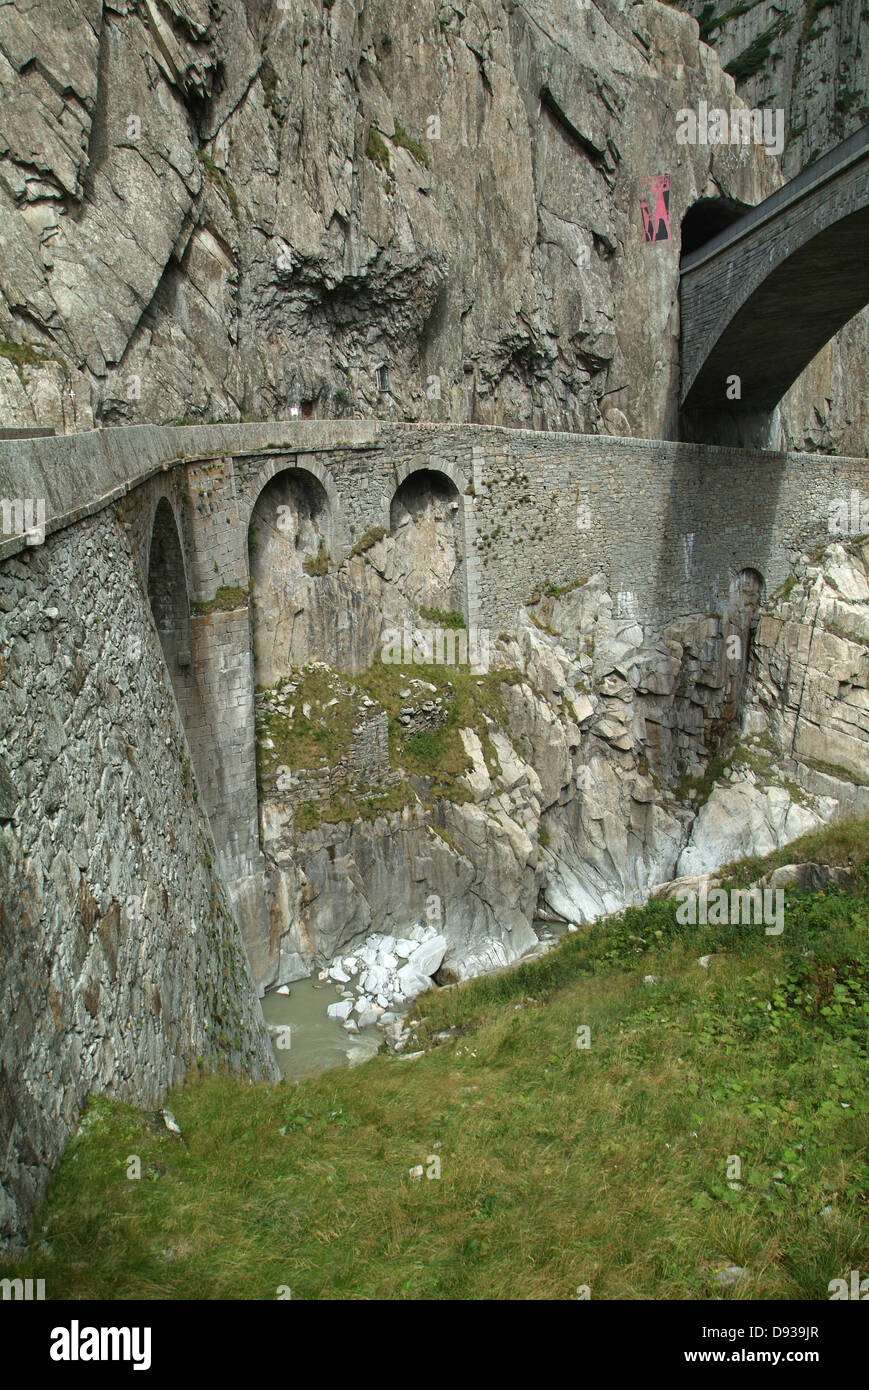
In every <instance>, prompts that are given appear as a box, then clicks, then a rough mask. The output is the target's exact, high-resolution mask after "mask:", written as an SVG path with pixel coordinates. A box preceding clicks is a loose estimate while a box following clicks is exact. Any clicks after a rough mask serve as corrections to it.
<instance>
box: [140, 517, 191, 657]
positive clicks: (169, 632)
mask: <svg viewBox="0 0 869 1390" xmlns="http://www.w3.org/2000/svg"><path fill="white" fill-rule="evenodd" d="M147 574H148V601H149V603H150V605H151V613H152V616H153V618H154V626H155V627H156V629H157V634H158V636H159V638H160V645H161V646H162V648H163V655H164V657H165V659H166V665H167V666H168V668H169V673H170V675H171V676H172V680H173V684H174V683H175V682H176V681H177V678H178V674H179V671H181V670H184V669H186V668H188V667H189V666H190V603H189V600H188V597H187V573H186V569H185V565H184V552H183V550H182V547H181V533H180V529H179V526H178V521H177V518H176V515H175V511H174V508H173V507H172V503H171V502H170V501H169V499H168V497H166V496H163V497H160V498H159V500H158V502H157V505H156V507H155V508H154V515H153V518H152V521H151V528H150V539H149V542H148V561H147Z"/></svg>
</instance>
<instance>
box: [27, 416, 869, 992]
mask: <svg viewBox="0 0 869 1390" xmlns="http://www.w3.org/2000/svg"><path fill="white" fill-rule="evenodd" d="M285 468H298V469H303V470H307V471H308V472H310V473H311V474H313V476H314V477H315V478H316V479H317V480H318V483H320V484H322V487H323V489H324V490H325V493H326V497H327V501H328V510H329V513H330V515H329V518H328V534H329V536H330V540H331V551H330V554H331V561H330V564H331V568H332V571H333V572H334V569H335V567H336V566H338V565H341V564H342V563H343V562H344V561H345V560H346V559H347V557H348V555H349V553H350V551H351V550H352V548H353V545H354V544H355V543H356V541H358V540H360V539H361V538H362V537H364V536H365V534H366V533H367V532H369V531H371V530H372V529H373V528H376V527H388V526H389V518H390V504H391V501H392V498H393V497H394V495H395V492H396V490H397V489H398V487H399V486H400V485H401V484H402V482H403V481H404V479H405V478H406V477H407V476H408V475H409V474H410V473H412V472H414V471H415V470H417V469H434V470H436V471H438V472H440V473H442V474H444V475H445V476H446V477H447V478H448V479H449V480H450V481H451V483H452V484H453V485H454V486H455V488H456V490H457V494H458V497H459V499H460V502H461V518H460V520H461V525H460V542H461V548H463V550H464V555H463V557H462V560H463V569H464V580H465V594H464V598H463V607H464V610H465V617H466V619H467V621H468V622H469V623H471V624H475V625H480V626H482V627H483V628H488V629H489V630H490V631H491V632H492V633H494V634H495V635H499V634H501V633H508V634H509V633H515V632H516V631H517V630H518V625H519V610H520V607H521V606H523V605H527V604H528V603H529V602H530V601H531V600H532V599H533V598H534V596H535V595H538V596H540V595H542V594H543V593H545V591H546V590H547V588H551V587H552V586H554V587H555V588H564V587H569V586H571V585H575V584H577V583H579V582H580V581H582V580H584V579H588V578H589V577H591V576H592V575H596V574H602V575H603V577H604V581H605V583H606V586H607V588H608V590H609V592H610V593H612V594H613V596H614V598H615V601H616V607H617V610H618V614H619V615H620V616H623V617H634V618H636V619H637V620H638V621H639V622H640V623H642V624H643V625H644V626H648V627H651V628H657V627H660V626H661V625H662V624H664V623H667V622H672V621H674V620H676V619H678V618H680V617H683V616H688V615H690V614H696V613H698V612H701V613H703V612H705V613H707V614H720V613H721V612H722V611H723V608H724V607H725V606H726V604H727V603H728V601H729V597H730V593H731V587H732V583H733V580H734V577H735V576H736V575H738V574H740V573H741V572H743V571H744V570H746V569H753V570H756V571H757V572H758V573H759V574H760V576H761V578H762V580H763V581H764V583H765V585H766V589H767V591H768V592H769V591H772V590H774V589H776V588H777V587H778V586H779V585H780V584H782V583H783V582H784V581H785V579H786V578H787V577H788V575H789V573H790V571H791V569H792V567H793V565H794V563H795V562H796V560H797V559H798V557H799V555H800V554H802V553H808V552H811V551H812V550H813V549H814V548H815V547H816V546H817V545H818V544H819V543H821V542H823V541H825V540H827V539H829V533H828V518H829V508H830V505H831V503H832V502H833V501H835V500H837V499H839V500H841V499H847V498H848V497H849V496H850V495H851V493H852V492H857V493H859V494H860V495H863V496H865V495H867V494H869V465H867V462H866V460H862V459H857V458H835V457H829V456H818V455H806V454H779V453H774V452H772V451H764V450H756V449H755V450H752V449H729V448H721V449H719V448H715V447H711V446H706V445H697V444H674V443H664V442H660V441H652V440H641V439H612V438H607V437H602V436H589V435H575V434H567V433H556V432H549V433H541V432H536V431H530V430H528V431H526V430H507V429H501V428H499V427H487V426H434V425H382V424H377V423H375V422H371V421H360V422H343V421H305V422H293V423H286V422H282V421H281V422H273V423H272V424H270V425H269V424H265V423H263V424H255V425H238V426H203V427H193V428H166V429H160V428H158V427H142V428H139V429H129V430H105V431H97V432H94V433H92V434H86V435H79V436H68V437H66V438H63V439H44V440H22V441H9V442H6V443H0V495H2V496H6V497H16V496H17V497H34V496H36V497H40V496H43V495H44V496H45V497H46V501H47V505H46V514H47V519H46V526H47V532H48V534H49V536H51V535H53V534H55V532H56V531H57V528H62V527H63V526H65V525H73V528H74V529H76V526H77V524H78V523H80V522H82V521H83V520H84V519H86V518H87V517H88V516H89V515H90V514H92V513H94V512H96V511H98V510H99V509H100V508H105V507H106V506H108V505H111V503H112V501H113V500H119V501H120V500H122V501H123V515H124V518H125V520H126V522H127V525H128V536H129V544H130V545H131V546H132V547H133V551H134V553H135V555H136V557H137V561H138V564H139V568H140V569H141V571H142V573H143V575H144V574H145V573H146V569H147V548H148V545H149V534H150V532H149V528H150V527H151V526H152V524H153V517H154V515H155V511H156V507H157V505H158V502H159V499H160V498H161V497H163V496H167V497H168V498H169V500H170V501H171V502H172V505H173V511H174V513H175V515H176V518H177V525H178V528H179V532H180V535H181V540H182V545H183V550H184V572H185V576H186V578H185V582H186V584H187V585H188V594H187V598H188V600H189V602H190V607H191V622H190V639H191V640H190V647H191V668H190V672H189V673H188V675H187V676H185V680H188V681H189V680H192V681H194V682H195V684H196V690H197V694H196V699H194V698H193V696H192V694H191V693H190V692H189V690H188V691H187V693H186V694H185V693H184V692H183V691H182V696H183V698H182V699H181V705H182V711H183V713H184V717H185V719H187V720H189V721H190V723H189V730H188V737H189V742H190V747H191V750H192V754H193V761H194V764H195V766H196V767H197V769H198V770H199V771H200V782H199V785H200V791H201V793H202V796H203V799H204V802H205V809H206V812H207V815H208V819H209V822H210V826H211V829H212V831H213V833H214V836H215V842H216V846H217V856H216V867H217V870H218V873H219V876H220V878H221V880H222V882H223V883H224V884H225V885H226V887H227V888H228V890H229V892H230V896H231V900H232V904H233V908H234V911H235V916H236V919H237V921H238V922H239V925H240V927H241V930H242V932H243V935H244V941H245V945H246V947H247V952H248V957H249V959H250V961H251V964H252V968H253V973H254V978H255V979H256V980H257V982H258V984H260V985H262V984H263V983H264V982H266V981H268V980H269V979H270V976H271V970H272V966H273V962H272V960H271V957H270V954H269V950H270V948H269V945H268V942H269V935H268V926H267V910H266V905H265V897H264V889H263V867H264V866H263V861H262V856H261V849H260V844H259V833H258V799H257V786H256V761H255V727H256V717H255V706H254V672H253V661H252V642H251V609H250V596H249V560H248V544H247V539H248V525H249V521H250V517H251V514H252V512H253V509H254V506H255V505H256V502H257V498H258V497H259V496H260V494H261V493H262V491H263V488H264V487H265V486H266V484H267V483H268V482H269V481H270V480H271V479H272V478H273V477H274V476H275V474H276V473H278V472H279V471H281V470H282V469H285ZM59 534H61V535H63V534H66V532H64V531H62V530H61V531H60V532H59ZM22 548H23V542H22V541H21V540H16V539H14V538H13V539H9V540H6V541H5V542H4V541H3V540H0V560H2V557H3V555H4V553H5V554H12V553H22ZM355 563H357V564H359V563H360V562H359V561H358V560H357V561H355ZM314 582H315V584H316V582H317V581H316V580H315V581H314ZM324 582H325V581H324ZM142 587H143V586H142V584H140V585H139V590H140V592H141V591H142ZM349 618H350V615H348V621H349ZM188 696H189V698H188ZM150 708H151V706H150V704H149V703H148V702H145V703H144V704H143V709H145V710H150Z"/></svg>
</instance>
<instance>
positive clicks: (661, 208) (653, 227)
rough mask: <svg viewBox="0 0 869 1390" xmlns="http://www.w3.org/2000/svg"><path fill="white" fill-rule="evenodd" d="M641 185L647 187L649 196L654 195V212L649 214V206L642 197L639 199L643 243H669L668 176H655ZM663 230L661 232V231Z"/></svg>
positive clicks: (644, 180)
mask: <svg viewBox="0 0 869 1390" xmlns="http://www.w3.org/2000/svg"><path fill="white" fill-rule="evenodd" d="M642 182H643V183H647V184H648V185H649V194H650V195H651V194H652V193H654V195H655V211H654V213H653V214H650V213H649V204H648V202H647V201H646V199H645V198H644V197H642V198H640V211H641V212H642V214H643V240H644V241H669V240H670V175H669V174H656V175H654V176H653V177H652V178H648V179H643V180H642ZM662 228H663V230H662Z"/></svg>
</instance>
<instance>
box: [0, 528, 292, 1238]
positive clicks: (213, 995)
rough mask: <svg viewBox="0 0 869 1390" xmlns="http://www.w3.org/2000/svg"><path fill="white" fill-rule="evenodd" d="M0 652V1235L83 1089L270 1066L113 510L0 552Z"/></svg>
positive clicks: (144, 1101)
mask: <svg viewBox="0 0 869 1390" xmlns="http://www.w3.org/2000/svg"><path fill="white" fill-rule="evenodd" d="M0 668H2V681H0V730H2V735H3V764H4V767H5V775H4V778H3V790H4V799H3V803H2V805H0V962H2V973H0V1016H2V1019H3V1033H2V1044H0V1068H2V1075H3V1085H2V1087H0V1131H2V1134H3V1137H4V1140H3V1170H2V1185H0V1247H2V1246H4V1245H6V1244H8V1243H10V1242H14V1241H15V1240H16V1239H19V1238H20V1237H21V1236H22V1235H23V1234H24V1233H25V1232H26V1228H27V1223H28V1221H29V1217H30V1213H31V1211H32V1209H33V1207H34V1205H35V1204H36V1203H37V1202H38V1201H39V1200H40V1199H41V1197H42V1196H43V1194H44V1191H45V1187H46V1183H47V1181H48V1177H49V1175H50V1172H51V1169H52V1168H53V1167H54V1165H55V1163H56V1162H57V1159H58V1158H59V1156H60V1154H61V1152H62V1150H63V1147H64V1144H65V1142H66V1140H67V1137H68V1135H69V1134H70V1132H71V1130H72V1129H73V1128H74V1127H75V1125H76V1123H77V1120H78V1117H79V1114H80V1112H81V1109H82V1107H83V1105H84V1103H85V1101H86V1099H87V1097H88V1095H90V1094H99V1093H104V1094H109V1095H111V1096H114V1097H116V1098H117V1099H119V1100H124V1101H127V1102H129V1103H131V1104H134V1105H139V1106H149V1107H150V1108H151V1109H153V1108H155V1107H156V1106H158V1105H159V1104H160V1103H161V1102H162V1100H163V1099H164V1098H165V1095H166V1091H167V1089H168V1088H169V1087H170V1086H171V1085H172V1084H174V1083H177V1082H179V1081H180V1080H181V1079H182V1078H183V1077H184V1074H185V1072H187V1071H188V1070H189V1071H196V1070H197V1069H198V1068H199V1067H207V1068H215V1067H217V1066H221V1065H222V1066H227V1067H229V1068H231V1069H232V1070H234V1071H236V1072H241V1073H244V1074H246V1075H249V1076H251V1077H254V1078H256V1079H264V1078H270V1077H273V1076H275V1075H276V1069H275V1064H274V1059H273V1055H272V1051H271V1046H270V1042H269V1038H268V1034H267V1032H266V1029H265V1026H264V1024H263V1021H262V1013H261V1010H260V1007H259V1003H258V1001H257V998H256V993H255V991H254V988H253V982H252V979H251V974H250V967H249V964H248V961H247V957H246V955H245V952H244V946H243V944H242V940H241V936H240V933H239V930H238V927H237V925H236V921H235V918H234V916H233V912H232V909H231V907H230V906H229V904H228V903H227V900H226V897H225V895H224V893H223V890H222V889H221V888H220V885H219V883H218V882H217V880H216V877H215V874H214V871H213V863H214V858H215V847H214V841H213V839H212V837H211V832H210V830H209V827H208V822H207V819H206V817H205V815H204V813H203V811H202V808H201V804H200V801H199V793H198V790H197V788H196V785H195V780H194V777H193V773H192V768H191V762H190V756H189V750H188V748H187V744H186V741H185V738H184V733H183V730H182V726H181V722H180V718H179V715H178V710H177V706H176V703H175V698H174V696H173V693H172V687H171V684H170V680H169V675H168V672H167V670H166V667H165V665H164V661H163V656H162V653H161V650H160V643H159V640H158V637H157V633H156V632H155V631H154V628H153V627H152V626H151V625H150V623H148V622H147V620H146V619H145V615H144V609H143V600H142V594H141V586H140V581H139V578H138V575H137V574H136V568H135V564H134V561H133V557H132V555H131V553H130V548H129V542H128V539H127V537H126V535H125V534H124V532H123V530H122V529H121V528H119V527H116V523H115V521H114V518H113V516H112V513H110V512H104V513H102V514H101V515H100V516H99V517H97V518H94V519H92V520H89V521H87V522H85V523H83V524H82V525H81V526H78V527H75V528H72V529H70V530H66V531H62V532H59V533H57V535H55V536H52V537H49V538H48V540H47V541H46V543H45V545H44V546H41V547H38V548H36V549H34V550H30V551H27V552H24V554H23V556H22V559H21V560H20V561H19V560H15V561H10V562H7V563H6V564H5V565H4V566H3V567H2V570H0ZM143 711H147V712H148V713H147V715H144V714H143Z"/></svg>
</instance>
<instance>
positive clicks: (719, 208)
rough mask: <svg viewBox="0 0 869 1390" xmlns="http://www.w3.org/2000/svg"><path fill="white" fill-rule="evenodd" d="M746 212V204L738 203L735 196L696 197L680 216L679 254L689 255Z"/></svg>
mask: <svg viewBox="0 0 869 1390" xmlns="http://www.w3.org/2000/svg"><path fill="white" fill-rule="evenodd" d="M746 212H748V204H747V203H739V202H737V201H736V199H735V198H700V199H698V201H697V202H696V203H692V204H691V207H690V208H689V209H688V211H687V212H686V213H685V216H684V217H683V218H682V239H681V255H682V256H690V255H691V253H692V252H693V251H699V250H700V247H701V246H705V245H706V243H707V242H708V241H711V240H712V238H713V237H716V236H718V234H719V232H723V231H726V229H727V228H728V227H731V226H732V225H733V223H734V222H738V221H739V219H740V217H742V216H743V214H744V213H746Z"/></svg>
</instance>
